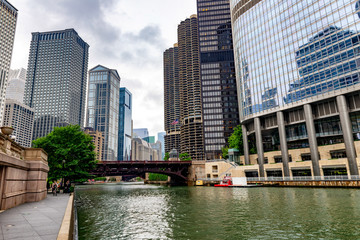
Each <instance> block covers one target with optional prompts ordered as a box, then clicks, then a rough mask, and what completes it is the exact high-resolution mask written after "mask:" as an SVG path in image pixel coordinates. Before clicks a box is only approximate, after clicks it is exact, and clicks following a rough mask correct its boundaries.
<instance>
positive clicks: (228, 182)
mask: <svg viewBox="0 0 360 240" xmlns="http://www.w3.org/2000/svg"><path fill="white" fill-rule="evenodd" d="M231 185H233V183H232V178H231V177H230V176H225V177H224V178H223V180H222V181H221V182H220V183H219V184H215V185H214V187H229V186H231Z"/></svg>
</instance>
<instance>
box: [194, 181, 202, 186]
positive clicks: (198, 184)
mask: <svg viewBox="0 0 360 240" xmlns="http://www.w3.org/2000/svg"><path fill="white" fill-rule="evenodd" d="M203 185H204V182H203V180H196V182H195V186H203Z"/></svg>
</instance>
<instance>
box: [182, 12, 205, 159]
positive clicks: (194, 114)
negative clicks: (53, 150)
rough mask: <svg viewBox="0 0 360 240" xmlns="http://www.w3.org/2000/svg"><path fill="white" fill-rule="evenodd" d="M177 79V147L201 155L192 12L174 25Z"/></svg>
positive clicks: (195, 156)
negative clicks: (176, 37) (178, 83)
mask: <svg viewBox="0 0 360 240" xmlns="http://www.w3.org/2000/svg"><path fill="white" fill-rule="evenodd" d="M178 51H179V80H180V123H181V128H180V132H181V133H180V139H181V141H180V147H181V153H188V154H189V155H190V156H191V158H192V159H193V160H203V159H204V145H203V140H204V139H203V121H202V106H201V80H200V53H199V34H198V20H197V16H196V15H192V16H191V17H190V18H187V19H186V20H184V21H182V22H181V23H180V25H179V26H178Z"/></svg>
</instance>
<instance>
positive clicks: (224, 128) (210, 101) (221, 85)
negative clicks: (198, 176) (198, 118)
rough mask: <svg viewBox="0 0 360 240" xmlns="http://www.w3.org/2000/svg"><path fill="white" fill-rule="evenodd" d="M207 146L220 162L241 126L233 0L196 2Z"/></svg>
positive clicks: (212, 156)
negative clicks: (223, 149)
mask: <svg viewBox="0 0 360 240" xmlns="http://www.w3.org/2000/svg"><path fill="white" fill-rule="evenodd" d="M197 12H198V21H199V43H200V68H201V74H200V76H201V85H202V89H201V90H202V109H203V112H202V113H203V124H204V147H205V157H206V159H216V158H217V159H218V158H221V155H222V151H221V149H222V147H224V146H225V145H226V144H227V142H228V139H229V137H230V136H231V134H232V133H233V131H234V130H233V129H234V127H236V126H237V125H239V123H240V121H239V110H238V100H237V90H236V77H235V64H234V53H233V43H232V34H231V15H230V1H229V0H227V1H224V0H197Z"/></svg>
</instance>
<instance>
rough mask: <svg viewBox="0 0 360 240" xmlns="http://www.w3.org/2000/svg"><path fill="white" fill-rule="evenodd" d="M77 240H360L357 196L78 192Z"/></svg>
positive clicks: (112, 188) (146, 188)
mask: <svg viewBox="0 0 360 240" xmlns="http://www.w3.org/2000/svg"><path fill="white" fill-rule="evenodd" d="M76 199H77V201H79V202H80V203H79V204H78V208H77V213H78V225H79V226H78V227H79V239H84V240H85V239H86V240H89V239H106V240H107V239H196V240H200V239H219V240H220V239H221V240H222V239H229V240H230V239H231V240H237V239H360V227H359V226H360V201H359V200H360V190H357V189H339V188H337V189H330V188H275V187H260V188H251V189H249V188H215V187H164V186H154V185H129V184H104V185H91V186H78V187H77V188H76Z"/></svg>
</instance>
